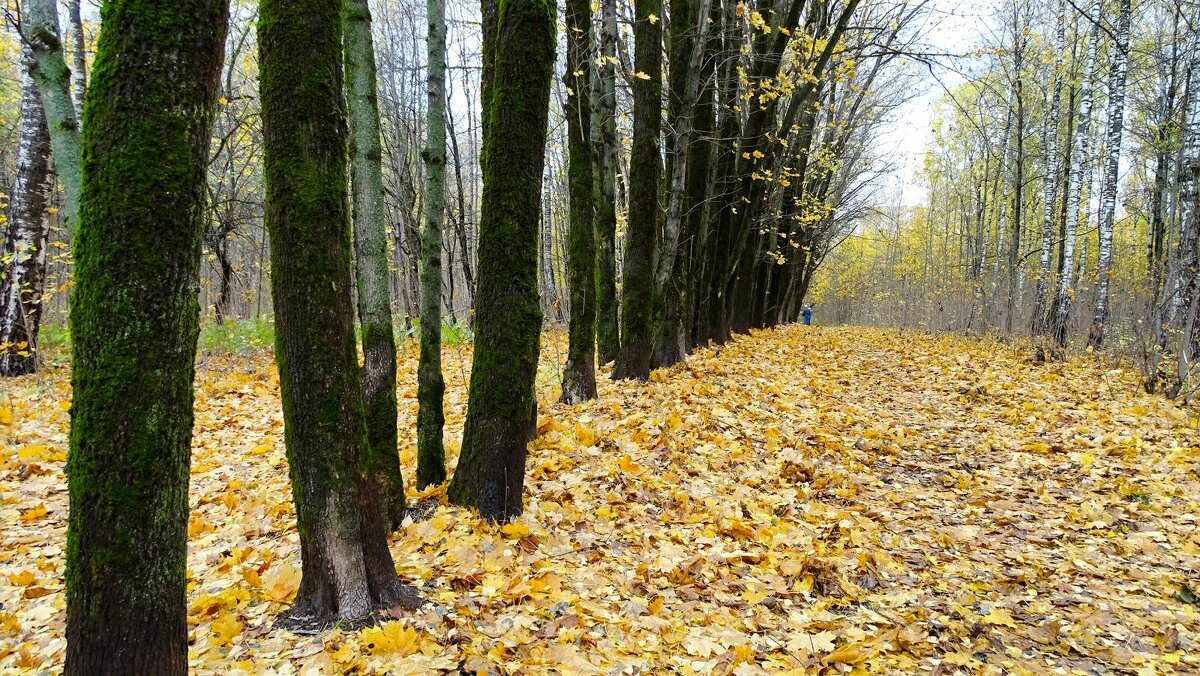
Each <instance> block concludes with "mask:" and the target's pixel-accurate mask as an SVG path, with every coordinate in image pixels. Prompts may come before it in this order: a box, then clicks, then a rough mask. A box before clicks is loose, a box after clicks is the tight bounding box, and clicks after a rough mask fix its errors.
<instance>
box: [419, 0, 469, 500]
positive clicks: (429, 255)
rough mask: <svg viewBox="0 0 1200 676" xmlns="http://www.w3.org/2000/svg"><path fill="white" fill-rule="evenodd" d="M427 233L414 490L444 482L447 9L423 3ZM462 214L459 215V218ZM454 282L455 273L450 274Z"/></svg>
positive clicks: (440, 2) (437, 0)
mask: <svg viewBox="0 0 1200 676" xmlns="http://www.w3.org/2000/svg"><path fill="white" fill-rule="evenodd" d="M426 6H427V10H426V11H427V15H428V19H429V33H428V37H427V38H426V39H427V41H428V44H427V48H428V54H429V61H428V63H429V67H428V69H427V71H426V85H425V87H426V94H427V99H426V100H427V104H428V108H427V110H426V116H427V117H426V121H425V128H426V141H425V153H424V156H425V205H426V209H425V229H424V231H422V233H421V354H420V361H419V362H418V364H417V486H419V487H421V488H425V487H426V486H433V485H436V484H440V483H442V482H443V481H445V480H446V457H445V447H444V445H443V443H442V427H443V426H444V425H445V422H446V417H445V413H444V411H443V409H442V402H443V399H444V397H445V394H446V383H445V381H444V380H442V305H441V303H442V222H443V216H444V215H445V212H446V209H445V198H446V5H445V2H444V0H429V2H428V3H427V5H426ZM460 215H461V214H460ZM450 279H451V281H453V280H454V275H453V273H452V274H451V275H450Z"/></svg>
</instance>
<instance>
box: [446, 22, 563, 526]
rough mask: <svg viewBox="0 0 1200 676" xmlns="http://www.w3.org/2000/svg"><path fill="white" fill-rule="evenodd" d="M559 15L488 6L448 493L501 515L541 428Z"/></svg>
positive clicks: (514, 496) (518, 506) (515, 497)
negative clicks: (546, 221) (458, 448)
mask: <svg viewBox="0 0 1200 676" xmlns="http://www.w3.org/2000/svg"><path fill="white" fill-rule="evenodd" d="M486 2H487V0H485V3H486ZM554 14H555V8H554V5H553V4H552V3H547V2H544V1H542V0H506V2H505V4H504V5H503V6H502V7H501V8H500V11H499V12H494V13H493V12H489V11H487V9H486V5H485V10H484V12H483V16H484V42H483V58H484V71H483V72H484V74H485V76H487V77H486V78H485V81H487V82H488V84H487V86H486V88H485V95H484V97H483V102H484V107H483V121H484V125H483V127H484V130H485V131H484V136H483V138H484V142H483V153H482V155H483V160H482V161H483V177H484V181H483V199H482V206H481V210H480V216H481V217H480V224H479V268H478V274H479V277H478V280H477V283H478V288H477V289H476V294H475V298H476V304H475V307H476V314H475V354H474V357H473V360H472V366H471V384H470V388H469V394H468V403H467V420H466V424H465V427H464V429H463V444H462V453H461V454H460V456H459V460H458V468H457V470H456V471H455V473H454V479H453V480H452V481H451V482H450V486H449V489H448V490H447V495H448V496H449V498H450V500H451V501H452V502H454V503H456V504H460V505H465V506H470V507H475V508H476V509H478V510H479V515H480V516H482V517H483V518H485V519H490V520H493V521H500V520H504V519H508V518H510V517H513V516H516V515H518V514H520V513H521V510H522V508H523V506H522V499H521V498H522V491H523V489H524V485H525V454H526V446H527V445H528V443H529V441H530V440H531V439H532V438H533V435H534V432H535V427H536V406H537V402H536V400H535V399H534V393H533V381H534V377H535V376H536V374H537V361H538V349H539V343H540V338H541V335H540V333H541V326H542V313H541V309H540V307H539V305H538V286H537V273H538V267H537V266H538V220H539V218H538V216H539V213H540V211H541V204H540V202H541V192H542V169H543V166H544V164H543V163H544V158H545V149H546V124H547V119H548V117H549V108H550V78H551V76H552V74H553V70H554V67H553V66H554V51H555V39H554V21H555V16H554ZM489 17H494V19H492V20H494V21H495V24H494V25H491V26H489V25H488V24H489Z"/></svg>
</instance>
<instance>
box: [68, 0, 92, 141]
mask: <svg viewBox="0 0 1200 676" xmlns="http://www.w3.org/2000/svg"><path fill="white" fill-rule="evenodd" d="M80 4H81V2H80V0H68V2H67V14H68V16H67V20H68V21H70V22H71V95H72V97H73V98H74V102H75V117H76V118H78V119H79V122H80V126H81V127H82V125H83V100H84V98H85V97H86V95H87V36H85V35H84V34H83V12H82V11H81V10H80Z"/></svg>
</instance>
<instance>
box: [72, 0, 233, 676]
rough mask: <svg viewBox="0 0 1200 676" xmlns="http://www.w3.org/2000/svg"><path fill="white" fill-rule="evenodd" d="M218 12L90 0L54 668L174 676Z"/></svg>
mask: <svg viewBox="0 0 1200 676" xmlns="http://www.w3.org/2000/svg"><path fill="white" fill-rule="evenodd" d="M227 17H228V6H227V3H226V2H224V1H223V0H172V1H171V2H165V1H161V0H160V1H158V2H151V1H147V0H112V1H111V2H108V3H106V4H105V7H104V25H103V28H102V30H101V33H100V40H99V44H98V47H97V53H96V61H95V70H94V76H93V82H92V86H91V87H90V88H89V90H88V98H87V105H86V115H85V117H86V119H87V123H86V128H87V132H86V134H85V135H84V139H83V192H82V206H83V208H82V210H81V222H80V227H79V231H78V235H77V237H76V239H75V292H74V294H73V295H72V298H71V340H72V348H73V355H74V368H73V371H72V377H71V382H72V386H73V392H74V395H73V399H72V403H71V441H70V454H69V455H68V459H67V477H68V490H69V494H70V504H71V507H70V516H69V518H68V525H67V566H66V582H67V656H66V673H67V674H185V673H187V657H188V655H187V599H186V590H187V579H186V575H185V565H186V554H187V524H188V465H189V450H190V443H191V437H192V377H193V375H194V368H195V367H194V363H195V362H194V360H195V353H196V340H197V337H198V335H199V317H200V308H199V303H198V292H199V272H200V243H201V239H202V235H203V230H204V197H205V169H206V166H207V159H208V143H209V137H210V133H211V128H212V117H213V109H214V107H215V105H216V92H217V74H218V72H219V71H220V67H221V61H222V54H223V51H224V43H225V30H226V23H227ZM67 103H68V105H70V101H69V99H68V102H67ZM72 115H73V113H72Z"/></svg>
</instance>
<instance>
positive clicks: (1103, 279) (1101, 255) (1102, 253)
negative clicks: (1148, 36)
mask: <svg viewBox="0 0 1200 676" xmlns="http://www.w3.org/2000/svg"><path fill="white" fill-rule="evenodd" d="M1131 5H1132V2H1131V0H1121V10H1120V17H1119V18H1118V20H1117V44H1116V45H1114V49H1113V59H1112V71H1111V72H1110V74H1109V77H1110V80H1109V87H1108V138H1107V139H1106V141H1105V142H1106V143H1107V144H1108V153H1107V157H1106V158H1105V162H1104V175H1103V176H1102V177H1101V183H1102V185H1101V188H1100V234H1099V240H1100V245H1099V252H1098V256H1097V270H1096V274H1097V279H1096V305H1095V308H1094V311H1093V313H1092V327H1091V329H1090V331H1089V332H1088V346H1089V347H1092V348H1099V347H1100V346H1101V345H1102V344H1103V343H1104V322H1105V321H1107V320H1108V310H1109V302H1108V300H1109V299H1108V284H1109V276H1110V272H1111V268H1112V244H1113V221H1114V219H1115V218H1116V211H1117V169H1118V166H1119V164H1120V160H1121V133H1122V131H1123V129H1124V123H1125V78H1126V74H1127V72H1128V67H1129V24H1130V15H1131V14H1132V7H1131Z"/></svg>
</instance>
